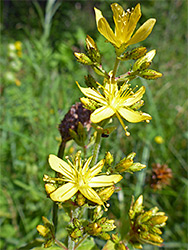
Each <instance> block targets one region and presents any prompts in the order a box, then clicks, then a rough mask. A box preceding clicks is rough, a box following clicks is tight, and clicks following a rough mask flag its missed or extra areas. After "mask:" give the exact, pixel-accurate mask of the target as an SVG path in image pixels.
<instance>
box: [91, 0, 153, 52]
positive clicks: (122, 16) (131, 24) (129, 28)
mask: <svg viewBox="0 0 188 250" xmlns="http://www.w3.org/2000/svg"><path fill="white" fill-rule="evenodd" d="M111 8H112V11H113V19H114V23H115V32H113V30H112V29H111V27H110V25H109V24H108V22H107V21H106V19H105V18H104V17H103V15H102V12H101V11H100V10H98V9H97V8H95V15H96V23H97V28H98V30H99V32H100V33H101V34H102V35H103V36H104V37H105V38H106V39H107V40H108V41H109V42H110V43H112V44H113V45H114V46H115V47H116V48H118V49H119V48H123V50H122V51H121V53H122V52H123V51H124V50H125V49H126V48H127V46H129V45H131V44H135V43H139V42H141V41H143V40H145V39H146V38H147V37H148V36H149V34H150V33H151V31H152V29H153V26H154V24H155V22H156V19H154V18H150V19H148V20H147V21H146V22H145V23H144V24H143V25H142V26H141V27H140V28H139V29H138V30H137V31H136V32H135V34H134V35H133V32H134V30H135V28H136V25H137V23H138V21H139V19H140V17H141V9H140V4H137V5H136V7H135V9H134V8H132V9H131V10H130V9H128V10H127V11H124V9H123V8H122V7H121V6H120V5H119V4H117V3H113V4H112V5H111ZM132 35H133V36H132Z"/></svg>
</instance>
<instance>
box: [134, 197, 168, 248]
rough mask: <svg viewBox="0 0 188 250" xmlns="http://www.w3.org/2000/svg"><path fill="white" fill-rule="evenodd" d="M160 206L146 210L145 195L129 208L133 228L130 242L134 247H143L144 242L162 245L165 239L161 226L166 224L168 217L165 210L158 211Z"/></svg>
mask: <svg viewBox="0 0 188 250" xmlns="http://www.w3.org/2000/svg"><path fill="white" fill-rule="evenodd" d="M158 210H159V209H158V208H157V207H154V208H151V209H150V210H148V211H144V207H143V196H142V195H140V196H139V198H138V199H137V200H136V201H135V202H134V197H133V198H132V204H131V207H130V210H129V219H130V226H131V230H130V232H129V237H130V240H129V241H130V242H131V243H132V244H133V246H134V247H136V248H138V249H141V248H142V244H143V243H148V244H151V245H156V246H161V244H162V243H163V239H162V238H161V237H160V235H161V234H162V231H161V229H160V228H161V227H164V226H165V225H166V221H167V219H168V217H167V216H165V213H164V212H158Z"/></svg>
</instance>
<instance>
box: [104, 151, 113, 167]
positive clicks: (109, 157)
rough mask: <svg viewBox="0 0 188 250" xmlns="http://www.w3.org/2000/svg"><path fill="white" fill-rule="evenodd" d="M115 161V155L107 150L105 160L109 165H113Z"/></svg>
mask: <svg viewBox="0 0 188 250" xmlns="http://www.w3.org/2000/svg"><path fill="white" fill-rule="evenodd" d="M113 161H114V157H113V155H112V154H111V153H110V152H106V154H105V162H106V164H107V165H109V166H111V165H112V163H113Z"/></svg>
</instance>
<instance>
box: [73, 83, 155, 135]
mask: <svg viewBox="0 0 188 250" xmlns="http://www.w3.org/2000/svg"><path fill="white" fill-rule="evenodd" d="M76 83H77V85H78V87H79V88H80V90H81V92H82V93H83V94H84V95H85V96H87V97H88V98H90V99H92V100H95V101H97V102H98V103H99V104H100V106H101V107H99V108H97V109H96V110H95V111H94V112H93V113H92V114H91V116H90V120H91V122H93V123H99V122H101V121H102V120H105V119H107V118H110V117H111V116H113V115H116V116H117V118H118V119H119V121H120V123H121V125H122V126H123V128H124V130H125V132H126V135H127V136H129V135H130V133H129V132H127V130H126V129H127V127H125V125H124V123H123V121H122V119H121V117H123V118H124V119H125V120H127V121H128V122H132V123H137V122H141V121H149V120H151V119H152V117H151V116H150V115H149V114H146V113H142V112H141V111H140V112H139V111H135V110H134V109H133V108H131V106H132V105H134V104H136V103H137V102H138V101H140V100H141V98H142V96H143V94H144V93H145V87H144V86H142V87H141V88H140V89H139V90H138V91H137V92H135V93H134V92H133V90H132V89H131V88H129V84H127V83H126V82H125V83H124V84H123V85H122V86H121V87H120V88H119V89H118V85H117V83H116V82H115V83H106V85H105V87H104V86H102V85H100V84H99V83H97V84H98V85H99V86H100V87H101V88H102V90H103V95H102V94H101V93H100V92H99V91H98V90H96V89H91V88H82V87H80V85H79V84H78V82H76Z"/></svg>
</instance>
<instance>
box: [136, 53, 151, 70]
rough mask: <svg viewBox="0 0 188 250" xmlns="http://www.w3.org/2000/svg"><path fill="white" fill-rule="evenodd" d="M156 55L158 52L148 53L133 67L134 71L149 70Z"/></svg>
mask: <svg viewBox="0 0 188 250" xmlns="http://www.w3.org/2000/svg"><path fill="white" fill-rule="evenodd" d="M155 54H156V50H151V51H149V52H148V53H146V55H145V56H143V57H141V58H140V59H138V60H137V61H136V62H135V64H134V65H133V71H141V70H144V69H147V68H148V67H149V66H150V64H151V62H152V59H153V58H154V56H155Z"/></svg>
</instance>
